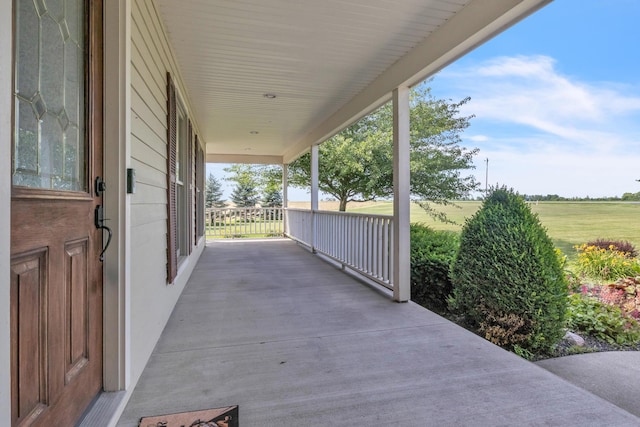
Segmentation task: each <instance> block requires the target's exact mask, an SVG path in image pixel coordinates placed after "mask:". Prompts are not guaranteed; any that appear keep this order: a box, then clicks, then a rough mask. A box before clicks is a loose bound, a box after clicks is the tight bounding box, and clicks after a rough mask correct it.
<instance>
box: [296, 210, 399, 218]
mask: <svg viewBox="0 0 640 427" xmlns="http://www.w3.org/2000/svg"><path fill="white" fill-rule="evenodd" d="M285 210H288V211H294V212H310V211H311V209H304V208H285ZM312 212H313V213H317V214H323V215H343V216H358V217H367V218H379V219H393V215H384V214H371V213H366V212H341V211H327V210H321V209H318V210H315V211H312Z"/></svg>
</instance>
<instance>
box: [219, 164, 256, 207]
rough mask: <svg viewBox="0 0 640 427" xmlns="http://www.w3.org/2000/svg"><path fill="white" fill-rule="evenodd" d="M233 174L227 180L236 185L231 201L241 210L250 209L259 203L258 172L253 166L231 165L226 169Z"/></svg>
mask: <svg viewBox="0 0 640 427" xmlns="http://www.w3.org/2000/svg"><path fill="white" fill-rule="evenodd" d="M224 171H225V172H227V173H229V174H231V175H230V176H229V177H228V178H227V180H228V181H233V182H235V183H236V186H235V187H234V189H233V192H232V193H231V201H232V202H233V203H235V205H236V206H237V207H240V208H250V207H253V206H255V205H256V203H258V190H257V187H258V180H257V172H256V170H255V168H254V167H253V166H251V165H231V166H229V167H228V168H225V169H224Z"/></svg>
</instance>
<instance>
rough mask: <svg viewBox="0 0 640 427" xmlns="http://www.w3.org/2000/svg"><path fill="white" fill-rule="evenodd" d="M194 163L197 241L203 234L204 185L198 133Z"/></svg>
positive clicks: (194, 236)
mask: <svg viewBox="0 0 640 427" xmlns="http://www.w3.org/2000/svg"><path fill="white" fill-rule="evenodd" d="M194 148H195V149H194V150H193V152H194V157H195V158H194V164H195V169H196V173H195V178H194V182H195V197H194V198H193V212H195V215H196V221H195V223H194V227H193V238H194V241H195V242H197V241H198V237H200V236H201V234H200V227H201V226H200V214H201V212H200V211H201V210H202V209H201V208H200V203H201V199H202V187H201V184H200V179H201V177H200V175H202V166H201V164H200V163H201V161H200V157H201V156H202V149H201V148H200V141H199V140H198V135H196V137H195V146H194Z"/></svg>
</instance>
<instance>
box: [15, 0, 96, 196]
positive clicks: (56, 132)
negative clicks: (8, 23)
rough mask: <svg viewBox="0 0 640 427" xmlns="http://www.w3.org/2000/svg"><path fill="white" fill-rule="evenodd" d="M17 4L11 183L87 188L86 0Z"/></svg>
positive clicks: (31, 1) (34, 0)
mask: <svg viewBox="0 0 640 427" xmlns="http://www.w3.org/2000/svg"><path fill="white" fill-rule="evenodd" d="M15 7H16V8H17V10H16V16H17V20H16V24H15V25H16V37H15V52H16V54H15V55H16V56H15V58H16V60H15V82H14V90H15V94H14V102H15V126H14V129H15V135H14V153H13V171H12V172H13V185H15V186H22V187H31V188H40V189H50V190H65V191H86V187H87V184H86V181H87V180H86V173H87V172H86V159H87V154H88V153H87V152H86V151H87V150H86V142H85V141H86V132H85V107H84V105H85V103H84V98H85V81H84V75H85V72H84V68H85V28H84V24H83V22H84V13H85V12H84V1H83V0H28V1H26V0H24V1H17V2H15Z"/></svg>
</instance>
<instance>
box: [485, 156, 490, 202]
mask: <svg viewBox="0 0 640 427" xmlns="http://www.w3.org/2000/svg"><path fill="white" fill-rule="evenodd" d="M485 163H486V164H487V167H486V170H485V176H484V196H485V197H487V194H489V158H488V157H487V159H486V160H485Z"/></svg>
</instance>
